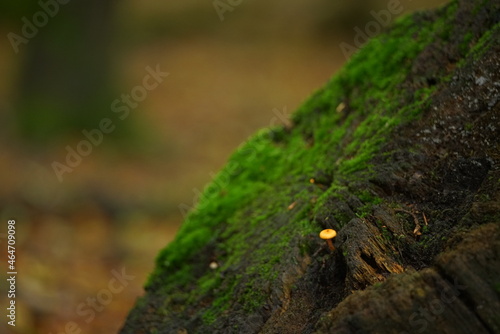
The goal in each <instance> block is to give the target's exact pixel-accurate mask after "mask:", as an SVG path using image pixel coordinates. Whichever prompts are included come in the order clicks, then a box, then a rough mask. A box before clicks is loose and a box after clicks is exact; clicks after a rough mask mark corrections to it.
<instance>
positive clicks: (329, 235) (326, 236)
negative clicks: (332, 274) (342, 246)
mask: <svg viewBox="0 0 500 334" xmlns="http://www.w3.org/2000/svg"><path fill="white" fill-rule="evenodd" d="M336 236H337V231H335V230H332V229H331V228H327V229H325V230H323V231H321V232H320V234H319V237H320V238H321V239H323V240H326V244H327V245H328V248H330V250H331V251H332V252H333V251H334V250H335V247H334V246H333V243H332V239H333V238H335V237H336Z"/></svg>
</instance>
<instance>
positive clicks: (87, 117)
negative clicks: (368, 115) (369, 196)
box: [0, 0, 445, 334]
mask: <svg viewBox="0 0 500 334" xmlns="http://www.w3.org/2000/svg"><path fill="white" fill-rule="evenodd" d="M391 2H392V3H394V2H396V3H397V1H395V0H390V1H379V0H352V1H341V0H309V1H296V2H290V1H285V0H275V1H273V2H268V1H263V0H254V1H241V2H240V4H239V5H237V6H231V5H229V6H231V10H227V11H225V12H224V13H223V18H224V19H223V20H221V18H220V16H219V14H218V13H217V10H216V9H215V7H214V5H218V6H224V4H225V5H226V6H227V5H228V4H229V2H228V1H226V0H220V1H214V2H213V1H212V0H206V1H195V0H183V1H165V0H162V1H160V0H142V1H139V0H122V1H119V0H116V1H111V0H87V1H81V0H73V1H70V2H68V3H67V4H59V5H58V7H59V8H56V7H54V5H52V6H51V7H50V6H49V7H46V8H49V9H48V10H49V11H52V14H53V15H52V16H53V17H50V15H48V16H47V17H48V19H47V21H46V23H44V20H43V15H41V16H40V14H39V16H38V17H37V20H38V21H37V22H38V23H39V25H40V27H39V28H38V31H36V33H34V32H33V31H27V33H30V34H32V35H34V36H32V37H30V38H27V39H26V40H24V41H23V42H22V43H20V44H17V46H16V47H13V45H12V42H11V39H12V36H13V35H10V36H11V38H9V34H10V33H14V34H16V35H18V36H22V29H23V25H25V24H26V20H23V17H25V18H26V19H27V20H28V21H30V22H32V23H33V16H34V15H37V13H38V12H40V11H43V10H44V9H43V8H42V6H41V5H40V3H39V2H38V1H28V0H19V1H9V2H7V1H4V2H2V4H0V36H2V38H0V130H1V131H0V156H1V158H0V222H1V225H0V226H1V227H0V259H1V261H2V267H1V268H2V269H1V270H2V277H3V275H4V274H5V272H6V271H7V270H6V267H5V264H6V255H7V252H6V231H7V220H8V219H12V218H14V219H16V221H17V225H16V226H17V234H16V237H17V244H16V247H17V263H16V264H17V271H18V276H17V294H16V305H17V323H16V327H15V328H13V327H11V326H7V325H6V320H5V318H6V317H5V315H4V313H5V312H6V311H3V312H2V318H3V320H2V322H1V324H0V331H1V332H2V333H23V334H24V333H62V332H64V330H65V326H66V324H68V322H74V323H76V324H77V326H78V328H80V329H81V330H82V333H116V332H117V331H118V330H119V328H120V326H121V325H122V324H123V321H124V319H125V317H126V315H127V312H128V310H129V309H130V308H131V307H132V305H133V303H134V301H135V299H136V298H137V297H138V296H140V295H141V294H142V293H143V290H142V286H143V284H144V282H145V280H146V278H147V276H148V274H149V272H151V271H152V269H153V266H154V259H155V256H156V254H157V253H158V251H159V250H160V249H161V248H163V247H164V246H165V245H167V244H168V242H169V241H171V240H172V239H173V238H174V236H175V232H176V230H177V228H178V227H179V225H180V224H181V222H182V219H183V212H182V210H180V206H181V207H182V206H183V205H184V207H187V206H192V205H193V202H195V201H196V198H197V194H198V193H199V191H201V190H202V189H203V187H204V185H205V184H206V183H207V182H209V181H210V179H211V177H212V175H213V173H215V172H217V171H218V170H219V169H220V168H221V167H222V166H223V164H224V162H225V161H226V159H227V158H228V156H229V155H230V154H231V152H232V151H233V150H234V149H235V148H236V147H238V146H239V145H240V144H241V143H242V142H243V141H244V140H245V139H246V138H247V137H248V136H249V135H251V134H252V133H253V132H255V131H256V130H257V129H259V128H262V127H267V126H270V125H273V124H279V123H283V122H286V115H288V114H290V113H291V112H293V110H295V109H296V108H297V107H298V106H299V105H300V103H301V102H303V101H304V100H305V99H306V98H307V97H308V96H309V95H310V94H311V93H312V92H313V91H314V90H316V89H318V88H319V87H321V86H322V85H323V84H324V83H325V82H326V81H327V80H328V79H329V78H330V77H331V76H332V74H334V73H335V71H336V70H338V69H339V68H340V66H342V64H343V63H344V62H345V61H346V58H345V56H344V54H343V53H342V51H341V49H340V47H339V45H340V43H341V42H347V43H349V44H351V45H354V37H355V34H356V32H355V30H354V29H355V28H356V27H359V28H360V29H361V30H363V31H364V29H365V25H366V24H367V23H368V22H370V21H373V20H374V18H373V16H372V14H371V13H370V11H372V10H373V11H379V10H383V9H387V6H388V3H391ZM444 2H445V1H426V0H424V1H410V0H401V1H400V2H399V3H400V6H401V7H402V8H403V9H404V13H407V12H410V11H414V10H419V9H424V8H429V7H436V6H438V5H440V4H442V3H444ZM42 3H46V4H49V3H51V4H54V3H58V2H56V1H55V0H45V2H44V1H42ZM232 3H233V4H235V3H237V1H232ZM220 8H222V7H220ZM56 9H57V11H56ZM46 10H47V9H46ZM394 19H395V17H392V18H391V21H393V20H394ZM41 23H44V24H41ZM25 29H27V28H25ZM16 48H17V49H18V50H17V51H18V52H16ZM148 66H149V67H151V68H156V67H157V66H158V67H159V68H160V69H161V71H164V72H169V76H168V77H166V78H165V79H164V81H163V82H162V83H161V84H160V85H159V86H158V87H157V88H155V89H153V90H151V91H149V92H148V94H147V96H146V98H145V99H144V100H143V101H140V102H138V106H137V107H136V108H134V109H131V111H130V114H129V116H128V117H126V118H125V119H123V120H121V119H119V118H118V116H119V114H116V113H114V112H113V111H112V109H111V104H112V102H113V101H114V100H115V99H117V98H120V97H121V95H122V94H130V92H131V90H132V89H133V88H134V87H136V86H138V85H141V84H142V81H143V78H144V77H145V75H146V74H147V70H146V68H147V67H148ZM277 111H279V115H278V114H277ZM103 118H110V119H111V120H112V121H113V124H114V125H115V130H114V131H113V132H111V133H109V134H105V135H104V136H103V140H102V143H101V144H100V145H98V146H94V147H93V148H92V152H91V153H90V154H89V155H87V156H85V157H82V161H81V162H80V163H79V164H77V166H76V167H75V168H74V169H73V170H72V172H68V173H64V174H63V175H62V182H61V181H60V180H59V179H58V177H57V176H56V173H55V172H54V169H53V166H52V164H53V162H55V161H57V162H60V163H65V160H66V155H67V153H68V151H67V147H68V146H69V147H72V148H73V149H76V147H77V145H78V143H79V142H80V141H81V140H84V139H85V137H84V136H83V134H82V131H83V130H87V131H90V130H92V129H96V128H98V127H99V123H100V122H101V120H102V119H103ZM122 268H124V270H125V272H126V273H127V274H128V275H132V276H134V279H133V280H132V281H130V283H129V284H128V285H127V286H126V287H125V288H124V289H123V291H121V292H120V293H116V294H114V295H113V296H112V300H111V301H110V302H109V303H108V304H107V305H105V306H104V307H103V309H102V310H99V311H96V316H95V318H94V319H93V320H92V321H89V322H87V321H86V320H88V317H86V316H82V315H80V314H78V313H77V312H76V309H77V307H78V306H79V305H81V304H82V303H84V304H85V303H86V301H87V298H96V296H97V295H98V294H99V293H100V291H101V290H102V289H106V288H107V287H108V283H109V281H110V279H111V278H112V277H113V274H112V271H113V270H118V271H121V270H122ZM2 282H3V283H1V284H0V289H1V291H0V293H1V295H0V301H1V305H2V307H1V309H3V310H5V307H7V302H8V301H7V298H6V295H7V291H6V284H5V282H6V281H5V279H2Z"/></svg>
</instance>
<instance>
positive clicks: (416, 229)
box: [394, 209, 422, 235]
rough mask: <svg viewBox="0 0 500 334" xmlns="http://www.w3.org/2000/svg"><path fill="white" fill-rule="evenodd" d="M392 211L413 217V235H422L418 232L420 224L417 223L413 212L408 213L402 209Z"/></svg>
mask: <svg viewBox="0 0 500 334" xmlns="http://www.w3.org/2000/svg"><path fill="white" fill-rule="evenodd" d="M394 211H396V212H404V213H407V214H409V215H411V216H412V217H413V221H414V222H415V229H414V230H413V234H414V235H422V232H420V229H421V226H420V222H419V221H418V218H417V216H416V215H415V214H414V213H413V212H411V211H408V210H404V209H394Z"/></svg>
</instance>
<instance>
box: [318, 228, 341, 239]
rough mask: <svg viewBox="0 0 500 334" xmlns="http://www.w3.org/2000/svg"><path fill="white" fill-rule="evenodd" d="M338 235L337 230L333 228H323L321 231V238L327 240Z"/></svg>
mask: <svg viewBox="0 0 500 334" xmlns="http://www.w3.org/2000/svg"><path fill="white" fill-rule="evenodd" d="M336 235H337V231H335V230H332V229H331V228H327V229H326V230H323V231H321V232H320V234H319V237H320V238H321V239H325V240H327V239H332V238H335V236H336Z"/></svg>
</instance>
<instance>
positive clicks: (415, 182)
mask: <svg viewBox="0 0 500 334" xmlns="http://www.w3.org/2000/svg"><path fill="white" fill-rule="evenodd" d="M499 21H500V4H499V2H498V1H479V0H477V1H454V2H452V3H451V4H450V5H448V6H446V7H444V8H442V9H439V10H437V11H434V12H426V13H417V14H414V15H413V16H411V17H407V18H406V19H403V20H400V21H398V22H397V23H396V24H395V25H394V26H393V27H392V28H391V29H389V30H388V31H387V32H385V33H384V34H383V35H381V36H380V37H378V38H376V39H375V40H372V41H371V42H370V43H368V44H367V45H366V46H365V47H364V48H363V49H362V50H361V51H360V52H359V53H358V54H357V55H355V56H354V57H353V59H352V60H351V61H350V62H349V64H347V65H346V67H345V68H344V69H343V70H342V71H341V72H340V73H339V74H338V75H337V76H336V77H334V78H333V79H332V81H331V82H330V83H328V84H327V85H326V86H325V88H324V89H322V90H320V91H319V92H318V93H316V94H315V95H313V96H312V97H311V98H310V99H309V100H308V101H307V102H306V103H305V105H304V106H303V107H302V108H300V109H299V110H298V111H297V112H296V113H295V115H294V117H293V125H292V126H291V127H289V128H277V129H271V130H266V131H263V132H260V133H259V134H257V135H256V136H255V137H254V138H252V139H251V140H250V141H249V142H248V143H246V145H244V146H243V147H242V148H240V149H239V150H238V151H237V152H236V153H235V154H234V156H233V157H232V158H231V159H230V161H229V162H228V165H227V166H226V167H225V168H224V169H223V170H222V172H221V173H220V174H219V176H218V177H217V178H216V179H215V180H214V182H213V183H212V185H210V186H209V187H207V189H206V190H205V194H204V196H203V198H202V199H201V201H200V203H199V205H198V207H197V208H196V210H195V211H193V212H192V213H191V214H190V216H189V217H188V219H187V220H186V222H185V224H184V225H183V227H182V229H181V231H180V232H179V234H178V236H177V238H176V240H175V241H174V242H172V244H170V245H169V246H168V247H167V248H166V249H165V250H164V251H162V253H161V254H160V255H159V257H158V260H157V268H156V270H155V272H154V273H153V274H152V276H151V278H150V280H149V282H148V283H147V285H146V295H145V296H144V297H142V298H141V299H140V300H139V301H138V302H137V305H136V306H135V308H134V309H133V310H132V311H131V312H130V315H129V317H128V319H127V321H126V323H125V325H124V327H123V329H122V333H407V332H408V333H422V332H425V333H497V332H498V333H500V318H499V313H498V312H499V311H498V310H499V309H500V299H499V297H500V279H499V278H500V260H499V254H500V238H499V236H500V224H499V222H500V214H499V206H500V204H499V203H500V192H499V188H500V169H499V164H500V152H499V147H498V143H499V140H498V138H499V129H500V113H499V108H500V106H499V100H500V94H499V90H500V85H499V82H500V66H499V64H500V59H499V56H498V55H499V54H500V43H499V40H500V34H499V30H500V26H499V24H498V22H499ZM323 228H333V229H335V230H337V231H338V236H337V237H336V239H335V246H336V250H335V251H334V252H331V251H330V250H329V248H328V247H326V245H325V244H324V241H323V240H321V239H319V238H318V233H319V232H320V231H321V230H322V229H323Z"/></svg>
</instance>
